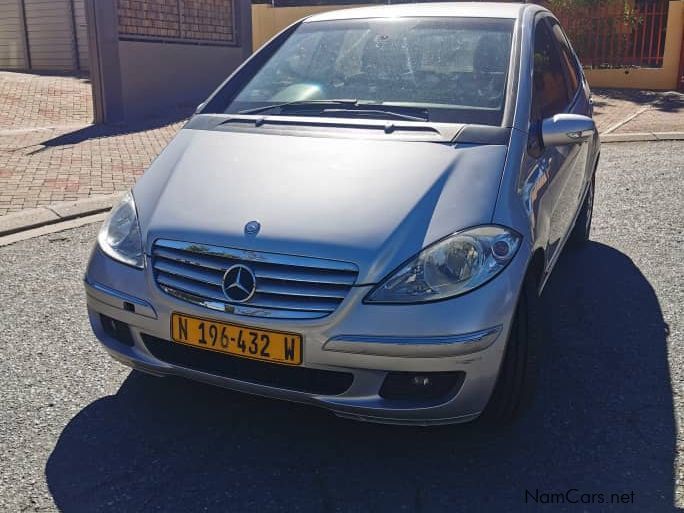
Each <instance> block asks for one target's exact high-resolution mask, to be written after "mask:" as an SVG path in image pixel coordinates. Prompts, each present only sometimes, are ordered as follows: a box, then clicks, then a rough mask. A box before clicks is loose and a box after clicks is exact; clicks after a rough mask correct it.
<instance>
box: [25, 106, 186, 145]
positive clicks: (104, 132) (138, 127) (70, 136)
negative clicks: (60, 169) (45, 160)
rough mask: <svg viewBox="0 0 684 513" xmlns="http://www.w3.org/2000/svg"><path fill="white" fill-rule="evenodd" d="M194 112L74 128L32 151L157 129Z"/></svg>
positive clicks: (183, 111) (181, 119)
mask: <svg viewBox="0 0 684 513" xmlns="http://www.w3.org/2000/svg"><path fill="white" fill-rule="evenodd" d="M191 114H192V109H181V110H178V111H174V112H173V113H170V114H169V115H167V116H164V117H158V118H151V119H143V120H138V121H129V122H126V123H118V124H109V125H103V124H99V125H88V126H86V127H84V128H80V129H78V130H74V131H72V132H67V133H65V134H61V135H59V136H57V137H53V138H52V139H48V140H46V141H43V142H41V143H40V145H41V146H43V147H42V148H40V149H38V150H35V151H33V152H31V153H30V155H32V154H34V153H40V152H41V151H43V150H45V149H46V148H54V147H58V146H66V145H71V144H78V143H81V142H83V141H87V140H89V139H101V138H106V137H116V136H119V135H127V134H135V133H138V132H146V131H148V130H155V129H157V128H163V127H165V126H168V125H171V124H174V123H178V122H180V121H183V120H186V119H187V118H188V117H190V115H191Z"/></svg>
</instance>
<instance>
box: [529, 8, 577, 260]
mask: <svg viewBox="0 0 684 513" xmlns="http://www.w3.org/2000/svg"><path fill="white" fill-rule="evenodd" d="M552 20H553V18H550V17H549V16H543V17H540V18H539V19H538V20H537V22H536V24H535V29H534V49H533V52H534V54H533V66H534V71H533V87H532V107H531V112H530V143H529V145H528V153H529V156H530V157H531V158H532V159H533V160H534V163H533V166H534V167H535V168H536V169H535V170H534V172H535V174H538V175H540V176H541V175H543V176H544V178H543V181H544V183H545V184H546V187H545V190H544V194H543V197H542V198H541V200H540V201H541V204H540V214H541V215H540V219H539V222H540V223H543V224H544V225H545V226H543V227H542V231H543V233H546V237H547V238H546V251H545V255H546V264H547V268H548V267H550V266H551V265H553V263H554V261H555V260H556V258H557V257H558V254H559V252H560V249H561V247H562V245H563V243H564V241H565V238H566V235H567V234H568V232H569V230H570V228H571V227H572V224H573V222H574V219H575V214H576V212H577V209H578V205H579V199H578V196H579V194H580V192H579V189H581V188H582V183H583V181H584V175H585V168H586V152H587V150H586V143H580V144H572V145H565V146H550V147H545V146H544V145H543V144H542V142H541V124H542V121H543V120H544V119H547V118H551V117H553V116H554V115H555V114H561V113H580V112H576V111H575V110H574V109H575V108H579V103H580V102H578V98H579V91H580V88H579V87H578V85H577V86H574V84H572V82H571V79H570V77H568V76H567V70H566V69H564V68H563V66H564V64H563V62H564V61H563V54H562V50H561V47H560V43H559V41H558V40H557V38H556V36H555V35H554V32H553V28H552V24H551V22H552ZM553 21H555V20H553ZM583 146H584V148H582V147H583Z"/></svg>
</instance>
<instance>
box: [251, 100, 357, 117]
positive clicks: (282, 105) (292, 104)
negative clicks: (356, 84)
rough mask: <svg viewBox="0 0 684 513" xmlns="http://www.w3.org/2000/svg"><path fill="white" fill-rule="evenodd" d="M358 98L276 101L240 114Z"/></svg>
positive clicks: (352, 101) (318, 105)
mask: <svg viewBox="0 0 684 513" xmlns="http://www.w3.org/2000/svg"><path fill="white" fill-rule="evenodd" d="M358 102H359V101H358V100H353V99H344V98H341V99H334V100H295V101H293V102H284V103H274V104H272V105H264V106H263V107H255V108H253V109H245V110H240V111H238V114H259V113H260V112H267V111H269V110H271V109H283V108H287V107H320V108H324V107H326V106H336V105H351V106H353V105H357V104H358Z"/></svg>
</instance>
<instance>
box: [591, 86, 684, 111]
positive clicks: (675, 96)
mask: <svg viewBox="0 0 684 513" xmlns="http://www.w3.org/2000/svg"><path fill="white" fill-rule="evenodd" d="M592 92H593V93H594V95H595V96H594V107H596V108H598V109H600V108H601V107H606V106H607V105H608V104H609V102H610V100H626V101H629V102H632V103H636V104H638V105H647V104H650V103H652V104H653V106H652V108H653V109H655V110H657V111H660V112H680V111H684V94H682V93H678V92H675V91H647V90H641V89H601V88H597V87H596V88H593V89H592Z"/></svg>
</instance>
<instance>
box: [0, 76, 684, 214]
mask: <svg viewBox="0 0 684 513" xmlns="http://www.w3.org/2000/svg"><path fill="white" fill-rule="evenodd" d="M594 102H595V107H596V123H597V125H598V127H599V130H600V131H602V132H605V131H606V130H607V129H609V128H611V127H614V126H615V125H616V124H618V123H619V122H621V121H624V120H625V119H627V118H628V117H630V116H631V115H632V114H634V113H635V112H638V111H640V110H642V109H644V107H648V109H646V110H645V111H644V112H642V113H641V114H640V115H639V116H637V117H636V118H635V119H633V120H631V121H629V122H627V123H625V124H624V125H623V126H621V127H619V128H618V129H616V131H615V132H616V133H625V132H668V131H684V95H681V94H680V95H678V94H677V93H666V94H665V93H654V92H648V91H623V90H598V89H597V90H595V91H594ZM91 119H92V102H91V96H90V84H89V82H88V80H87V78H85V77H79V76H76V77H74V76H48V75H34V74H28V73H12V72H0V216H2V215H5V214H9V213H11V212H17V211H20V210H23V209H27V208H33V207H38V206H44V205H50V204H53V203H57V202H60V201H73V200H78V199H81V198H87V197H89V196H97V195H105V194H112V193H115V192H119V191H125V190H127V189H129V188H130V187H131V186H132V185H133V184H134V183H135V180H136V179H137V177H138V176H140V175H141V174H142V173H143V171H144V170H145V168H146V167H147V166H148V165H149V164H150V162H151V161H152V159H154V157H156V156H157V155H158V154H159V152H160V151H161V150H162V148H164V146H165V145H166V144H167V143H168V142H169V141H170V140H171V138H172V137H173V136H174V135H175V134H176V132H177V131H178V130H179V128H180V126H181V125H182V121H178V119H181V116H178V117H177V119H176V120H173V121H171V120H167V121H161V120H156V121H149V122H146V123H142V124H137V125H126V126H94V125H91V124H90V122H91Z"/></svg>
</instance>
